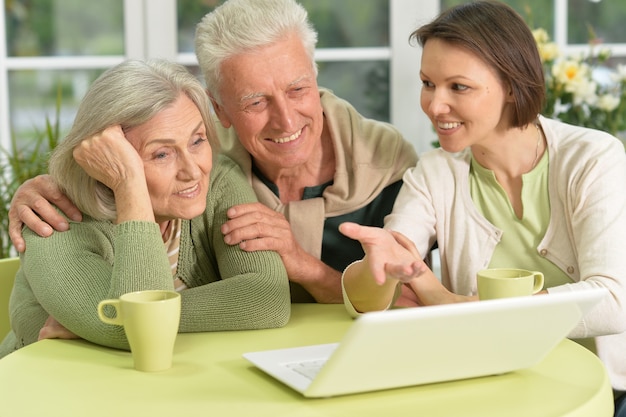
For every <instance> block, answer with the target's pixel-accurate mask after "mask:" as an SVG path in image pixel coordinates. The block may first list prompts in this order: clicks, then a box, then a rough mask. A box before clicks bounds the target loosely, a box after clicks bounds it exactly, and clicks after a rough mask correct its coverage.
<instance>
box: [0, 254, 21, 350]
mask: <svg viewBox="0 0 626 417" xmlns="http://www.w3.org/2000/svg"><path fill="white" fill-rule="evenodd" d="M19 267H20V258H17V257H16V258H5V259H0V341H2V339H4V337H5V336H6V335H7V333H9V331H10V330H11V322H10V321H9V298H10V297H11V290H12V289H13V282H14V281H15V274H16V272H17V270H18V269H19Z"/></svg>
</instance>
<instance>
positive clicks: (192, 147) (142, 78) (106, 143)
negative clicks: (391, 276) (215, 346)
mask: <svg viewBox="0 0 626 417" xmlns="http://www.w3.org/2000/svg"><path fill="white" fill-rule="evenodd" d="M217 149H218V142H217V138H216V135H215V131H214V126H213V123H212V121H211V119H210V110H209V105H208V101H207V99H206V94H205V92H204V89H203V87H202V85H201V84H200V83H199V82H198V81H197V80H196V79H195V77H194V76H192V75H191V74H190V73H189V72H188V71H187V70H186V69H185V68H184V67H182V66H180V65H177V64H173V63H168V62H166V61H149V62H140V61H126V62H124V63H122V64H120V65H118V66H116V67H114V68H112V69H110V70H108V71H106V72H105V73H103V74H102V75H101V76H100V77H99V78H98V79H97V80H96V81H95V82H94V83H93V85H92V86H91V88H90V90H89V91H88V93H87V94H86V96H85V98H84V99H83V101H82V103H81V105H80V107H79V109H78V112H77V115H76V120H75V122H74V124H73V126H72V128H71V130H70V132H69V134H68V136H67V137H66V139H65V140H63V141H62V142H61V143H60V144H59V146H58V147H57V149H56V150H55V151H54V153H53V154H52V156H51V158H50V165H49V170H50V176H51V177H52V179H53V180H54V182H55V183H56V184H57V185H58V186H59V187H60V189H61V190H62V191H63V192H64V193H66V194H67V195H68V196H69V197H70V198H71V199H72V200H73V201H74V203H75V204H76V205H77V207H78V208H79V209H80V210H81V212H82V213H83V221H82V222H77V223H73V224H72V227H71V229H70V230H69V231H68V232H66V233H55V234H54V235H53V236H50V237H48V238H42V237H40V236H38V235H36V234H35V233H34V232H32V231H31V230H28V229H25V230H24V238H25V239H26V241H27V244H28V249H27V250H26V251H25V252H24V253H23V254H22V256H21V268H20V270H19V271H18V273H17V276H16V281H15V287H14V290H13V293H12V295H11V302H10V315H11V323H12V331H11V332H10V333H9V334H8V335H7V337H6V338H5V340H4V341H3V342H2V344H1V345H0V357H1V356H4V355H6V354H8V353H10V352H12V351H14V350H16V349H19V348H21V347H22V346H25V345H28V344H29V343H33V342H35V341H36V340H38V338H46V337H56V336H55V332H54V331H51V330H50V329H51V328H52V329H55V328H56V329H59V328H61V329H64V330H65V332H66V333H65V334H63V335H61V336H60V337H71V335H74V336H75V337H81V338H84V339H87V340H89V341H91V342H94V343H97V344H101V345H105V346H110V347H114V348H122V349H128V343H127V340H126V337H125V334H124V331H123V329H122V328H121V327H117V326H107V325H106V324H104V323H102V322H101V321H100V320H99V319H98V316H97V313H96V306H97V304H98V303H99V302H100V301H101V300H103V299H107V298H117V297H119V296H120V295H122V294H124V293H127V292H132V291H139V290H145V289H176V290H178V291H180V292H181V295H182V314H181V323H180V331H181V332H197V331H218V330H239V329H259V328H268V327H279V326H283V325H284V324H286V322H287V320H288V318H289V313H290V298H289V287H288V281H287V275H286V272H285V269H284V266H283V264H282V262H281V260H280V257H279V256H278V254H276V253H275V252H271V251H263V252H245V251H242V250H241V249H240V248H239V247H237V246H231V245H228V244H226V243H225V242H224V239H223V236H222V234H221V232H220V230H219V226H220V225H221V224H222V223H223V222H224V221H225V220H226V211H227V210H228V208H229V207H231V206H232V205H235V204H240V203H249V202H254V201H256V198H255V195H254V192H253V191H252V189H251V188H250V186H249V185H248V184H247V183H246V180H245V177H244V176H243V174H242V172H241V170H240V169H239V167H238V166H237V165H236V164H234V163H233V162H232V161H231V160H229V159H228V158H226V157H224V156H218V155H217ZM68 335H70V336H68Z"/></svg>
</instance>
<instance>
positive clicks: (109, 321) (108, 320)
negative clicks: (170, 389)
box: [98, 299, 124, 326]
mask: <svg viewBox="0 0 626 417" xmlns="http://www.w3.org/2000/svg"><path fill="white" fill-rule="evenodd" d="M106 306H111V307H113V308H114V309H115V312H116V313H117V314H116V315H115V317H109V316H107V315H105V314H104V307H106ZM98 317H100V320H102V321H103V322H104V323H107V324H117V325H118V326H122V325H123V324H124V322H123V320H122V314H121V310H120V300H115V299H111V300H102V301H100V302H99V303H98Z"/></svg>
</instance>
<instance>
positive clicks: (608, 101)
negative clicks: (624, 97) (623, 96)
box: [596, 94, 620, 112]
mask: <svg viewBox="0 0 626 417" xmlns="http://www.w3.org/2000/svg"><path fill="white" fill-rule="evenodd" d="M619 101H620V99H619V97H615V96H614V95H613V94H603V95H601V96H600V97H598V102H597V103H596V105H597V107H598V108H599V109H600V110H602V111H607V112H610V111H613V110H615V109H616V108H617V106H619Z"/></svg>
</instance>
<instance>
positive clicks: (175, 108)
mask: <svg viewBox="0 0 626 417" xmlns="http://www.w3.org/2000/svg"><path fill="white" fill-rule="evenodd" d="M126 138H127V139H128V141H129V142H130V143H131V144H132V145H133V146H134V147H135V149H137V152H138V153H139V156H140V157H141V159H142V160H143V164H144V171H145V174H146V182H147V184H148V191H149V193H150V198H151V201H152V208H153V210H154V215H155V217H156V221H157V222H163V221H166V220H170V219H174V218H181V219H190V218H193V217H196V216H198V215H200V214H202V213H203V212H204V210H205V207H206V196H207V193H208V191H209V174H210V172H211V167H212V159H211V158H212V151H211V146H210V144H209V142H208V139H207V132H206V128H205V126H204V122H203V120H202V116H201V115H200V112H199V111H198V108H197V107H196V105H195V104H194V103H193V102H192V101H191V100H190V99H189V98H188V97H187V96H184V95H183V96H181V97H180V98H179V99H178V100H177V101H176V102H175V103H174V104H173V105H172V106H170V107H168V108H166V109H164V110H162V111H161V112H160V113H158V114H157V115H156V116H154V117H153V118H152V119H151V120H149V121H148V122H146V123H143V124H141V125H139V126H136V127H134V128H132V129H129V130H128V131H127V132H126Z"/></svg>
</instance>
